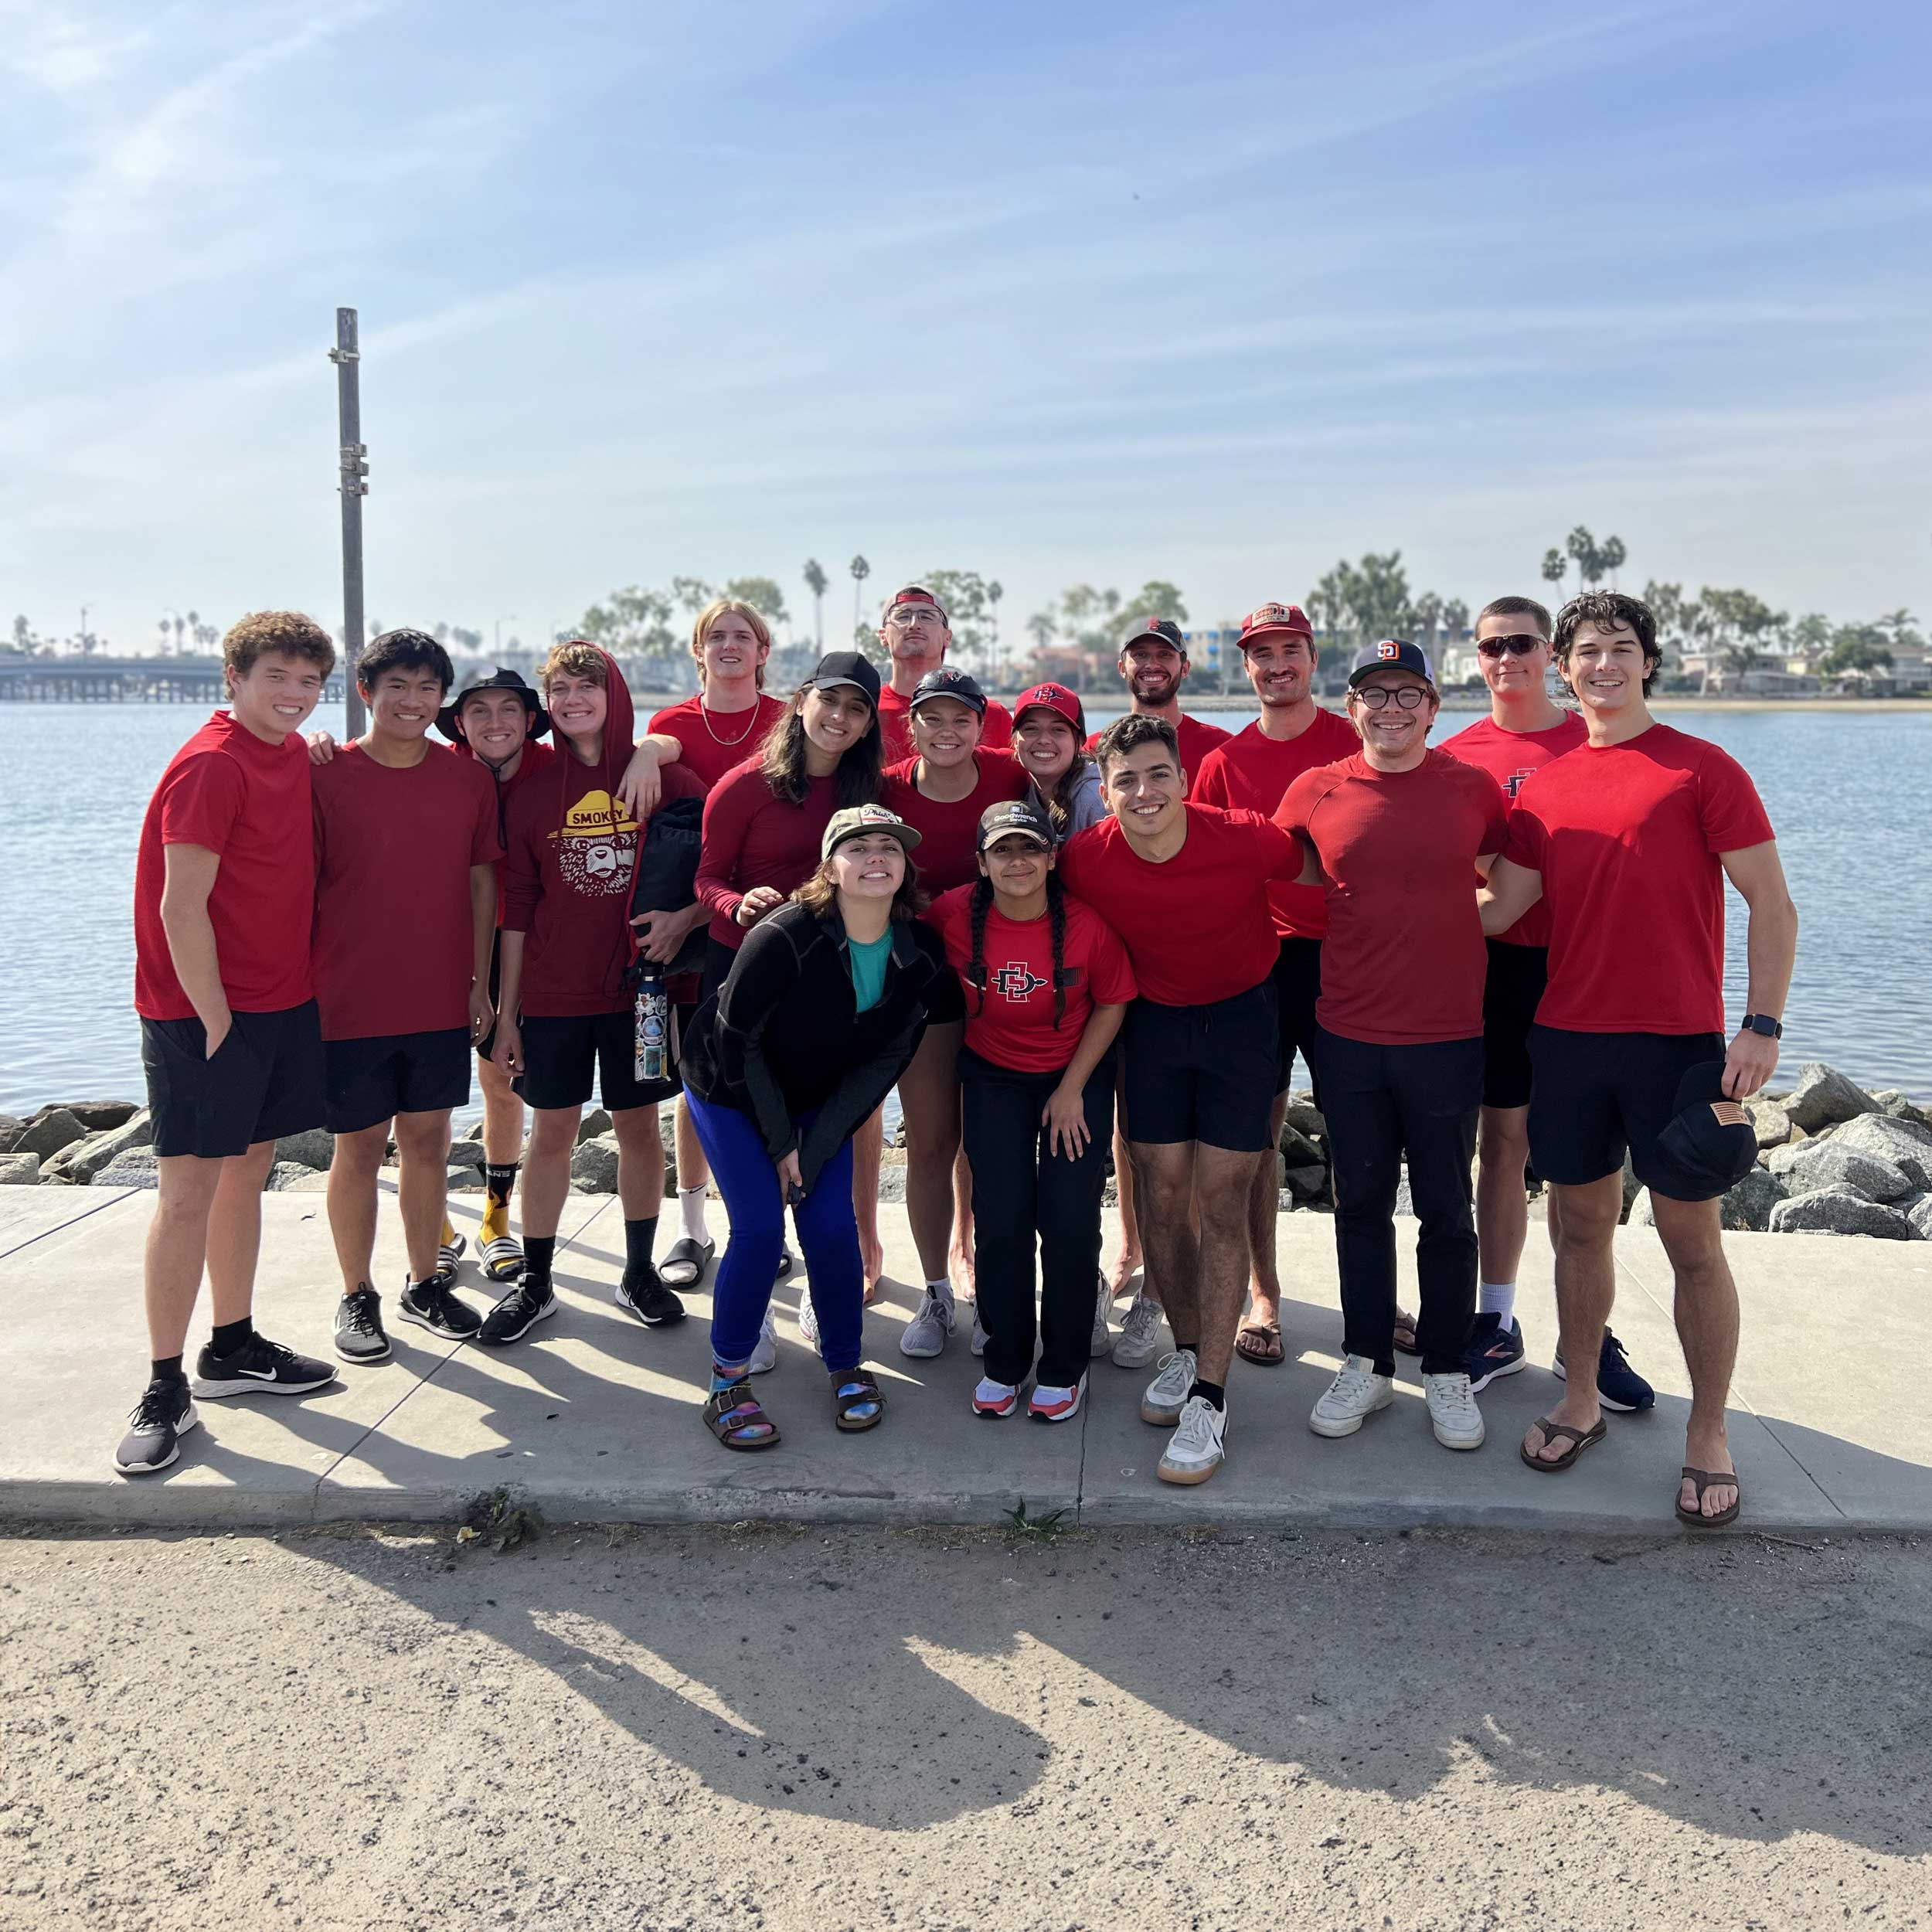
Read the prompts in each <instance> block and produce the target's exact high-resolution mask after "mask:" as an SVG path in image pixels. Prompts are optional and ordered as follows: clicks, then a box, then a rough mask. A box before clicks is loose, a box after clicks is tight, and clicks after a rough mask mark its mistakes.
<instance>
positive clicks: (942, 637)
mask: <svg viewBox="0 0 1932 1932" xmlns="http://www.w3.org/2000/svg"><path fill="white" fill-rule="evenodd" d="M952 641H953V632H952V627H951V624H949V623H948V622H947V617H946V607H945V606H944V604H941V603H940V600H938V598H937V597H934V595H933V594H932V592H931V591H930V590H927V588H926V587H924V586H923V584H918V583H909V584H907V585H906V587H905V588H904V589H903V590H895V591H894V592H893V600H892V601H891V603H889V604H887V605H886V615H885V618H884V620H883V622H882V623H881V624H879V643H880V644H881V645H883V647H884V648H885V652H886V657H887V658H889V660H890V662H891V664H892V676H891V678H890V679H889V681H888V682H887V683H886V687H885V689H883V691H881V692H879V731H880V733H882V734H883V736H884V738H885V741H886V768H887V770H890V769H891V767H893V766H894V765H896V764H904V763H905V761H906V760H907V759H908V758H910V757H913V756H914V755H915V753H916V751H917V747H915V746H914V744H913V727H912V702H913V692H915V691H917V689H919V681H920V679H921V678H923V677H924V676H926V675H927V673H928V672H934V671H937V669H938V668H939V667H940V665H942V664H944V662H946V653H947V649H948V648H950V647H951V644H952ZM979 741H980V743H981V745H983V746H984V747H985V748H986V750H988V751H1005V750H1009V749H1010V748H1011V747H1012V742H1013V720H1012V716H1010V715H1009V713H1008V711H1007V709H1006V707H1005V706H1004V705H1003V704H1001V703H1000V702H998V700H997V699H988V700H987V704H986V717H985V725H984V726H983V728H982V729H981V733H980V740H979Z"/></svg>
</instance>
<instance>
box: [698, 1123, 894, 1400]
mask: <svg viewBox="0 0 1932 1932" xmlns="http://www.w3.org/2000/svg"><path fill="white" fill-rule="evenodd" d="M685 1104H686V1105H688V1106H689V1107H690V1109H691V1124H692V1126H693V1127H695V1128H696V1129H697V1130H698V1140H699V1145H701V1146H702V1148H704V1151H705V1158H706V1160H708V1161H709V1162H710V1163H711V1173H712V1178H713V1179H714V1180H716V1182H717V1183H718V1192H719V1193H720V1194H721V1195H723V1196H724V1204H725V1212H726V1213H727V1214H728V1215H730V1217H731V1238H730V1240H729V1241H728V1242H727V1243H726V1247H725V1251H724V1259H723V1260H722V1261H720V1262H719V1264H718V1273H717V1277H716V1280H715V1281H713V1284H712V1289H711V1352H712V1355H713V1358H714V1359H716V1360H717V1361H719V1362H724V1363H726V1364H728V1365H732V1366H735V1365H736V1364H737V1363H739V1362H747V1361H749V1360H750V1358H751V1352H752V1351H753V1349H756V1348H757V1345H758V1331H759V1329H760V1327H761V1326H762V1325H764V1318H765V1311H766V1309H767V1308H769V1307H770V1305H771V1289H772V1284H773V1281H774V1280H775V1278H776V1277H777V1273H778V1257H779V1255H780V1254H781V1253H782V1252H783V1250H784V1244H785V1204H784V1198H783V1196H781V1194H780V1193H779V1192H778V1171H777V1168H774V1166H773V1165H772V1164H771V1156H770V1155H769V1154H767V1152H766V1151H765V1143H764V1136H763V1135H762V1134H760V1132H759V1131H758V1128H757V1123H756V1122H755V1121H753V1120H752V1118H751V1117H750V1115H749V1114H741V1113H740V1112H739V1111H738V1110H737V1108H736V1107H718V1106H715V1105H713V1104H712V1103H711V1102H710V1101H709V1100H700V1099H699V1097H697V1095H696V1094H692V1093H686V1094H685ZM810 1125H811V1116H810V1115H809V1114H808V1115H807V1116H806V1117H805V1118H804V1120H802V1121H800V1122H799V1127H800V1128H801V1131H802V1130H803V1129H804V1128H808V1127H809V1126H810ZM792 1220H793V1223H794V1225H795V1226H797V1228H798V1245H799V1246H800V1247H801V1248H802V1249H804V1256H805V1274H806V1277H807V1281H808V1285H809V1287H810V1288H811V1305H812V1308H813V1309H814V1310H815V1311H816V1313H817V1315H818V1352H819V1353H820V1355H822V1356H823V1357H824V1359H825V1366H826V1367H827V1368H828V1369H830V1370H831V1371H832V1373H833V1374H835V1375H841V1374H843V1373H844V1372H845V1370H846V1369H855V1368H857V1367H858V1366H859V1356H860V1355H861V1354H862V1352H863V1351H862V1343H861V1339H860V1336H861V1331H862V1328H863V1325H864V1320H865V1301H866V1281H865V1275H864V1273H863V1270H862V1268H861V1267H860V1264H859V1223H858V1222H857V1221H856V1220H855V1219H854V1218H853V1216H852V1142H851V1141H846V1142H845V1145H843V1146H842V1147H841V1148H839V1150H838V1152H837V1153H836V1154H835V1155H833V1156H832V1158H831V1159H830V1160H828V1162H826V1163H825V1167H824V1169H823V1170H822V1172H821V1173H820V1174H819V1176H818V1182H817V1183H816V1185H815V1186H814V1187H813V1189H812V1190H811V1192H810V1193H809V1194H808V1195H807V1196H805V1199H804V1205H803V1206H800V1207H797V1208H794V1209H793V1210H792Z"/></svg>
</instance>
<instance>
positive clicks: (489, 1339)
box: [476, 1274, 556, 1349]
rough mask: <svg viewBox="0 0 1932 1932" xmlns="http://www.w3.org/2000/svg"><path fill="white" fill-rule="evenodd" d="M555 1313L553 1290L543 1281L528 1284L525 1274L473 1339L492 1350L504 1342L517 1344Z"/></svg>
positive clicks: (554, 1294)
mask: <svg viewBox="0 0 1932 1932" xmlns="http://www.w3.org/2000/svg"><path fill="white" fill-rule="evenodd" d="M555 1314H556V1289H554V1288H553V1287H551V1286H550V1284H549V1282H547V1281H532V1280H531V1279H530V1277H529V1276H528V1275H527V1274H526V1276H525V1277H523V1279H522V1281H519V1282H518V1284H516V1286H515V1287H513V1288H512V1289H511V1291H509V1294H506V1295H505V1297H504V1298H503V1299H502V1301H499V1302H498V1304H496V1306H495V1308H492V1309H491V1311H489V1313H488V1315H485V1317H484V1318H483V1325H482V1327H481V1328H478V1330H477V1332H476V1338H477V1340H478V1341H479V1342H483V1343H484V1344H485V1345H487V1346H488V1347H490V1348H492V1349H500V1348H502V1346H503V1345H505V1343H506V1342H521V1341H522V1339H523V1338H524V1336H525V1335H527V1334H528V1333H529V1332H530V1330H531V1329H532V1328H534V1327H535V1326H536V1324H537V1323H538V1322H539V1321H545V1320H546V1319H547V1318H549V1316H551V1315H555Z"/></svg>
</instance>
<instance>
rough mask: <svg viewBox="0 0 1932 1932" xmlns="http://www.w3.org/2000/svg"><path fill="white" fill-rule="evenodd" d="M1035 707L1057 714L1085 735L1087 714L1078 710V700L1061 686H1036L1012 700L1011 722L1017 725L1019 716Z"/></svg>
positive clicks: (1064, 686)
mask: <svg viewBox="0 0 1932 1932" xmlns="http://www.w3.org/2000/svg"><path fill="white" fill-rule="evenodd" d="M1036 705H1037V706H1040V707H1041V708H1042V709H1045V710H1047V711H1054V712H1057V713H1059V714H1060V716H1062V717H1063V718H1064V719H1066V722H1067V723H1069V724H1070V725H1071V726H1073V729H1074V730H1076V731H1077V732H1078V733H1080V735H1081V736H1085V735H1086V733H1087V713H1085V712H1084V711H1083V710H1082V709H1081V708H1080V699H1078V698H1077V697H1076V696H1074V694H1073V692H1070V690H1068V689H1067V688H1066V685H1063V684H1036V685H1034V686H1033V688H1032V689H1031V690H1030V691H1022V692H1021V693H1020V694H1019V696H1018V697H1017V698H1015V699H1014V700H1013V722H1014V723H1015V724H1018V723H1019V721H1020V716H1021V714H1022V713H1024V712H1027V711H1030V710H1032V709H1033V707H1034V706H1036Z"/></svg>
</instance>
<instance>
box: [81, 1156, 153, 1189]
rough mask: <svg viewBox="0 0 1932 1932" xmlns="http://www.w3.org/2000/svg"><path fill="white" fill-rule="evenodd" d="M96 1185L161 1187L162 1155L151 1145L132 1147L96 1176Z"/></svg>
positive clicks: (94, 1183) (94, 1182)
mask: <svg viewBox="0 0 1932 1932" xmlns="http://www.w3.org/2000/svg"><path fill="white" fill-rule="evenodd" d="M93 1185H94V1186H96V1187H157V1188H158V1187H159V1186H160V1185H161V1157H160V1156H159V1155H158V1154H156V1153H155V1151H154V1149H153V1148H150V1147H137V1148H129V1150H128V1151H127V1152H126V1153H125V1154H123V1155H119V1156H117V1158H115V1159H114V1160H112V1161H110V1162H108V1164H107V1165H106V1166H105V1167H104V1168H101V1169H100V1172H98V1173H97V1174H96V1175H94V1181H93Z"/></svg>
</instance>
